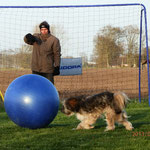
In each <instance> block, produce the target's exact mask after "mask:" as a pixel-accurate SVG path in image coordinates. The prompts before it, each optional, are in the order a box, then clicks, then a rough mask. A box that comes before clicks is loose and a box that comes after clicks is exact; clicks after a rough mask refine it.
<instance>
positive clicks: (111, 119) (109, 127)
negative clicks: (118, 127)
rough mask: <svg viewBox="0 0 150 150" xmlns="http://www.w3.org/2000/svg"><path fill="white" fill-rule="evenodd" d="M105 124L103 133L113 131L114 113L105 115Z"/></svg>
mask: <svg viewBox="0 0 150 150" xmlns="http://www.w3.org/2000/svg"><path fill="white" fill-rule="evenodd" d="M106 122H107V127H106V129H105V131H109V130H114V129H115V120H114V113H113V112H112V113H106Z"/></svg>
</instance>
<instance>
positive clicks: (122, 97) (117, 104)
mask: <svg viewBox="0 0 150 150" xmlns="http://www.w3.org/2000/svg"><path fill="white" fill-rule="evenodd" d="M128 101H129V98H128V96H127V95H126V94H125V93H123V92H116V93H114V101H113V107H114V109H115V112H116V113H117V114H119V113H121V112H122V111H123V110H124V108H125V107H126V104H127V103H128Z"/></svg>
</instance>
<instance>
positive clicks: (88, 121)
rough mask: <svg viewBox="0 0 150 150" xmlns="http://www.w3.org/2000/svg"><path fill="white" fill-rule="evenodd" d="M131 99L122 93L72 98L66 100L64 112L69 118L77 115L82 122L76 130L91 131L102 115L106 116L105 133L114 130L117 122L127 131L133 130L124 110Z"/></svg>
mask: <svg viewBox="0 0 150 150" xmlns="http://www.w3.org/2000/svg"><path fill="white" fill-rule="evenodd" d="M128 100H129V98H128V97H127V95H126V94H124V93H122V92H117V93H111V92H103V93H99V94H96V95H92V96H87V97H86V96H79V97H72V98H69V99H67V100H64V102H63V107H62V112H63V113H64V114H66V115H68V116H71V115H73V114H75V115H76V116H77V118H78V119H79V120H80V121H81V122H80V123H79V125H78V126H77V128H76V129H91V128H94V126H93V124H94V123H95V122H96V120H97V119H98V118H100V117H101V115H102V114H105V116H106V122H107V127H106V130H105V131H108V130H114V129H115V122H118V123H120V124H123V125H124V126H125V128H126V129H127V130H132V129H133V127H132V124H131V123H130V122H129V121H128V120H127V118H128V117H127V115H126V112H125V110H124V108H125V106H126V104H127V102H128Z"/></svg>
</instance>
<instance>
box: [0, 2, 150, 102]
mask: <svg viewBox="0 0 150 150" xmlns="http://www.w3.org/2000/svg"><path fill="white" fill-rule="evenodd" d="M0 21H1V23H0V33H1V40H0V90H1V91H2V93H3V94H4V93H5V91H6V88H7V87H8V85H9V84H10V83H11V82H12V81H13V80H14V79H15V78H16V77H18V76H20V75H23V74H29V73H31V70H30V62H31V54H32V46H29V45H26V44H25V43H24V41H23V38H24V36H25V34H27V33H32V34H33V33H35V32H39V24H40V23H41V22H42V21H47V22H48V23H49V24H50V28H51V34H53V35H55V36H56V37H58V38H59V40H60V43H61V49H62V52H61V53H62V59H66V60H67V59H71V60H73V59H80V60H82V62H81V64H80V65H81V66H80V65H77V66H76V65H75V64H74V66H73V67H72V66H62V67H61V69H66V71H71V69H77V68H80V69H81V68H82V69H81V70H80V71H81V73H80V74H75V75H61V76H56V77H55V86H56V88H57V90H58V91H59V93H60V97H69V96H74V95H83V94H85V95H90V94H95V93H99V92H103V91H112V92H115V91H123V92H125V93H126V94H127V95H128V96H129V97H130V98H135V99H138V98H139V100H140V101H141V99H148V97H149V98H150V96H149V93H150V92H149V91H150V90H149V89H150V87H149V85H150V83H149V78H148V77H149V64H147V67H145V65H143V66H141V63H142V62H143V61H145V60H147V61H148V60H149V55H148V35H147V34H148V33H147V17H146V8H145V6H144V5H142V4H138V3H136V4H113V5H75V6H74V5H71V6H0ZM67 69H68V70H67ZM71 72H72V71H71Z"/></svg>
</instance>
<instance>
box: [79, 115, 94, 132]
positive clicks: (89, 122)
mask: <svg viewBox="0 0 150 150" xmlns="http://www.w3.org/2000/svg"><path fill="white" fill-rule="evenodd" d="M96 120H97V119H96V118H92V117H91V118H90V117H89V118H86V119H84V120H82V121H81V123H79V124H78V126H77V128H76V129H77V130H79V129H92V128H94V126H93V124H94V123H95V121H96Z"/></svg>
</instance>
